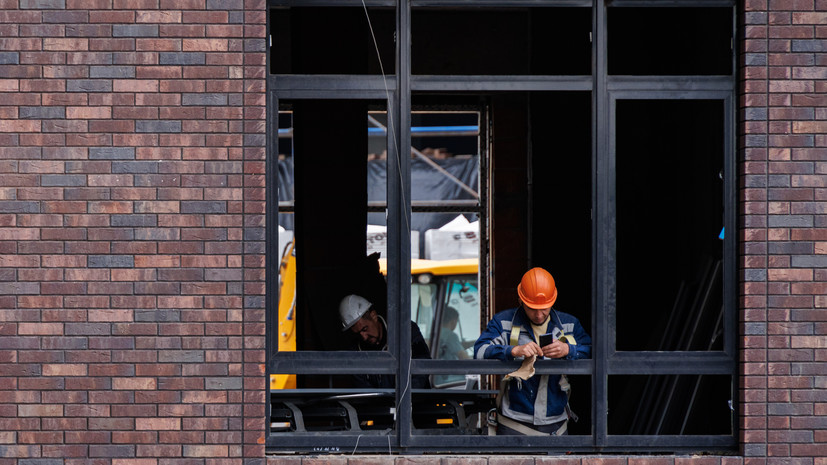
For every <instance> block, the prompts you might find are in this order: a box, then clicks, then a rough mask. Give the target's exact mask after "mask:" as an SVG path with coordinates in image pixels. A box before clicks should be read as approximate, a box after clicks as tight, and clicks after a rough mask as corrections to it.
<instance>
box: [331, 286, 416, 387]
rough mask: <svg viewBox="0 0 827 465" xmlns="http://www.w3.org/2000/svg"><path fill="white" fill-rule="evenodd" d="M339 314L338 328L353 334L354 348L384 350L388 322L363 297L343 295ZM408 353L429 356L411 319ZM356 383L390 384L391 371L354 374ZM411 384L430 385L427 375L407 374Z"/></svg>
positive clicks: (392, 383)
mask: <svg viewBox="0 0 827 465" xmlns="http://www.w3.org/2000/svg"><path fill="white" fill-rule="evenodd" d="M339 317H340V319H341V321H342V331H348V330H349V331H350V332H351V333H353V334H354V335H357V336H358V338H359V342H358V343H357V349H358V350H388V323H387V322H386V321H385V319H384V318H382V316H381V315H379V314H378V313H377V312H376V309H374V308H373V304H371V303H370V302H369V301H368V300H367V299H365V298H364V297H362V296H358V295H356V294H351V295H348V296H345V298H343V299H342V301H341V302H340V303H339ZM411 357H412V358H431V354H430V351H429V350H428V344H426V343H425V338H423V337H422V333H421V332H420V331H419V327H418V326H417V325H416V323H414V322H413V321H412V322H411ZM354 380H355V382H356V384H357V387H374V388H392V387H394V385H395V383H394V376H393V375H354ZM411 387H412V388H414V389H427V388H430V387H431V384H430V382H429V381H428V375H413V376H411Z"/></svg>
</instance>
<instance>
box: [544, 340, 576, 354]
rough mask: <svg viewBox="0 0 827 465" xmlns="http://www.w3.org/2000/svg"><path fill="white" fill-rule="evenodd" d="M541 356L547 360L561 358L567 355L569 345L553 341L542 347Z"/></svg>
mask: <svg viewBox="0 0 827 465" xmlns="http://www.w3.org/2000/svg"><path fill="white" fill-rule="evenodd" d="M541 350H542V351H543V356H545V357H548V358H563V357H565V356H566V355H568V354H569V345H568V344H566V343H565V342H563V341H559V340H557V341H554V342H552V343H551V344H549V345H547V346H543V347H542V349H541Z"/></svg>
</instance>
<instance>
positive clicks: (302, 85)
mask: <svg viewBox="0 0 827 465" xmlns="http://www.w3.org/2000/svg"><path fill="white" fill-rule="evenodd" d="M608 3H610V2H609V0H514V1H509V0H365V2H364V4H365V5H366V6H368V7H393V8H395V9H396V30H397V41H396V60H397V66H396V70H397V73H396V74H395V75H389V76H386V78H385V79H384V80H383V78H382V77H381V76H375V75H323V76H321V75H268V78H267V92H268V106H267V120H268V124H267V127H268V132H269V133H274V131H275V128H277V126H275V125H274V122H275V120H276V116H277V111H278V101H279V100H280V99H290V100H295V99H370V100H374V99H375V100H387V101H388V109H389V117H390V118H393V121H394V127H395V128H397V134H396V137H395V138H392V137H391V133H390V131H388V141H387V146H388V150H389V158H388V159H389V160H391V159H392V158H391V157H392V156H393V157H396V155H397V154H398V153H404V150H402V149H401V148H403V147H408V146H410V111H411V94H412V92H447V93H450V92H455V93H469V94H473V93H493V92H527V91H549V92H553V91H586V92H591V96H592V166H593V167H594V168H593V173H592V176H593V180H592V207H593V211H594V216H593V218H594V222H593V228H592V262H593V263H592V280H593V289H594V292H593V295H592V309H591V311H592V315H593V318H592V328H591V333H592V335H593V336H594V338H593V339H594V343H593V344H594V345H593V358H592V359H591V360H578V361H544V362H541V363H538V364H537V366H536V368H537V372H538V373H540V374H543V373H556V374H572V375H587V376H590V377H591V383H592V390H591V391H592V393H591V395H592V399H591V404H592V423H591V424H592V434H591V435H584V436H564V437H524V436H508V437H496V436H493V437H489V436H453V435H447V436H434V435H427V436H426V435H417V434H415V431H413V429H412V421H411V419H412V412H411V392H410V390H407V389H406V390H404V391H402V392H400V390H397V391H396V401H397V406H398V407H399V409H398V413H397V428H396V430H395V431H394V432H393V434H392V435H390V436H358V435H356V434H347V433H344V434H329V433H327V434H323V435H320V434H305V435H290V436H284V435H279V436H278V437H275V436H273V435H271V434H270V431H269V421H268V422H266V424H267V425H268V430H267V441H266V446H267V450H269V451H279V450H311V451H312V450H318V451H333V452H337V451H338V452H349V451H350V450H351V448H354V447H355V445H357V444H358V450H359V451H360V452H387V451H388V450H389V449H391V450H393V451H395V452H405V453H419V452H429V451H434V450H440V451H455V452H493V453H497V452H499V453H508V452H522V453H524V452H526V451H527V450H536V451H537V452H547V451H560V452H563V451H582V452H598V451H599V452H667V453H668V452H696V451H697V452H710V451H719V452H723V451H732V450H734V449H735V448H736V447H737V444H738V440H737V437H738V431H737V422H734V423H733V424H734V426H735V428H736V430H734V431H732V433H731V434H730V435H701V436H672V435H659V436H654V435H643V436H639V435H610V434H608V422H607V416H606V414H605V412H607V409H608V377H609V376H610V375H628V374H635V375H668V374H698V375H704V374H710V375H712V374H715V375H729V376H732V381H733V383H737V379H738V371H737V368H738V363H737V357H738V354H737V346H736V335H737V328H736V323H737V313H736V311H737V308H738V303H737V274H736V273H737V246H738V244H737V238H736V234H734V232H735V231H736V230H737V229H736V226H737V223H736V220H737V201H736V200H737V196H736V188H737V174H736V169H737V164H736V158H737V157H736V142H735V135H736V130H735V115H736V99H735V95H736V94H735V89H736V79H735V70H736V69H737V66H736V64H737V61H736V52H735V51H734V50H733V52H732V67H731V69H732V73H731V74H730V75H727V76H668V77H667V76H617V75H609V74H608V72H607V40H608V39H607V37H606V34H605V32H606V27H607V11H608V9H609V8H623V7H663V8H669V7H726V8H732V10H733V14H732V18H733V26H732V30H733V40H735V39H737V38H738V36H737V35H736V34H735V32H736V31H737V28H736V18H737V6H736V2H735V1H734V0H612V1H611V6H609V5H608ZM362 5H363V2H362V0H268V3H267V7H268V9H269V8H274V7H299V6H301V7H314V6H318V7H325V6H352V7H362ZM419 7H428V8H441V7H446V8H464V7H469V8H470V7H475V8H478V7H506V8H507V7H584V8H591V9H592V32H593V42H592V73H591V75H586V76H466V75H462V76H423V75H411V74H410V69H411V68H410V66H411V55H410V41H411V36H410V34H411V22H410V21H411V9H412V8H419ZM267 17H268V18H267V21H268V31H269V14H268V15H267ZM399 31H403V33H400V32H399ZM269 52H270V51H269V48H268V63H269V59H270V57H269ZM386 89H388V92H389V94H390V98H389V99H388V96H387V94H386ZM627 98H631V99H652V98H658V99H682V98H694V99H713V100H721V101H722V102H723V105H724V107H725V113H724V115H725V128H724V139H725V142H726V147H725V179H724V195H725V199H724V211H725V218H724V226H725V228H726V230H727V231H731V232H733V233H730V234H726V235H725V238H724V299H725V311H724V315H725V317H724V328H725V329H724V338H725V339H724V350H723V351H721V352H668V353H664V352H618V351H617V350H616V349H615V345H614V341H615V333H614V327H613V324H612V321H611V315H612V314H613V313H614V312H615V310H616V309H615V302H614V285H615V283H614V272H615V270H616V266H615V258H614V257H615V244H616V242H615V239H616V231H615V224H614V214H615V212H614V204H613V202H614V172H613V171H612V170H611V169H612V167H613V157H614V150H615V147H614V137H613V136H614V115H615V103H616V101H617V100H618V99H627ZM273 139H274V138H268V141H267V144H268V147H267V149H268V157H267V168H266V169H267V176H268V183H267V194H266V198H267V220H266V225H267V256H268V257H272V256H273V252H274V251H275V250H276V242H277V240H278V237H277V235H276V233H275V232H274V231H276V230H277V224H276V222H277V214H278V207H277V206H278V201H277V200H278V199H277V196H276V189H277V186H275V185H274V182H277V177H275V176H274V174H275V168H274V165H275V163H273V162H272V158H273V157H272V154H273V153H274V152H273V148H274V147H273V145H275V144H276V143H277V142H274V141H273ZM394 143H395V144H394ZM483 143H487V141H484V142H483ZM388 179H389V184H388V193H389V195H388V205H387V208H388V210H387V211H388V256H389V260H388V263H389V269H388V283H389V285H388V304H389V332H390V336H391V339H390V340H391V345H390V347H389V351H388V352H384V353H364V352H335V353H330V352H292V353H278V350H277V348H275V347H274V343H275V341H276V338H275V334H276V333H275V329H276V328H275V326H274V322H273V319H272V318H268V323H267V350H266V353H267V359H266V364H267V368H268V374H269V373H277V372H290V373H306V374H348V373H353V372H354V371H357V370H358V371H360V372H363V373H394V374H396V375H397V376H398V377H399V379H409V377H410V376H411V375H412V374H423V373H434V372H440V373H446V374H448V373H453V374H464V373H479V374H499V373H502V372H503V369H504V367H503V363H501V362H495V361H475V360H471V361H440V360H410V359H409V355H410V354H409V349H408V348H407V347H409V345H410V333H409V331H408V328H407V325H408V323H407V321H408V320H409V319H410V290H409V289H410V287H409V271H410V238H409V234H410V228H407V227H405V225H406V224H410V220H411V211H412V205H411V201H410V159H409V157H402V158H401V160H399V163H398V164H394V163H389V165H388ZM483 207H485V206H484V205H483ZM275 262H276V263H274V260H268V261H267V265H266V267H267V295H266V302H267V309H268V312H270V311H272V309H273V308H277V306H278V296H277V295H276V292H275V290H276V289H277V280H278V264H277V261H275ZM268 314H269V313H268ZM400 361H405V362H409V363H399V362H400ZM506 365H509V368H511V367H513V368H516V367H517V366H518V364H517V362H512V363H508V364H506ZM734 397H735V396H733V401H735V398H734ZM268 399H269V390H268ZM735 408H736V411H737V406H736V407H735ZM266 411H267V414H268V418H269V414H270V402H269V400H268V403H267V409H266ZM600 412H603V413H600ZM321 437H323V438H324V439H323V442H324V444H323V446H324V447H322V448H321V449H320V448H319V447H320V438H321ZM643 445H645V446H643ZM353 450H354V451H355V450H356V449H355V448H354V449H353Z"/></svg>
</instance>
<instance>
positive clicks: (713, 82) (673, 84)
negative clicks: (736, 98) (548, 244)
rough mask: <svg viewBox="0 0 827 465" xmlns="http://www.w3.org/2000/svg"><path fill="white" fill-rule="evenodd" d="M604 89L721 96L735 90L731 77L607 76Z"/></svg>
mask: <svg viewBox="0 0 827 465" xmlns="http://www.w3.org/2000/svg"><path fill="white" fill-rule="evenodd" d="M606 87H607V89H608V90H609V91H610V92H619V91H640V92H647V93H657V92H661V91H666V92H668V91H672V92H703V91H706V92H712V93H716V94H718V93H720V94H721V95H723V94H731V92H732V90H733V89H734V88H735V80H734V78H733V77H732V76H608V77H607V78H606ZM675 98H678V97H675ZM683 98H698V97H683Z"/></svg>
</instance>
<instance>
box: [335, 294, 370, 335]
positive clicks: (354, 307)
mask: <svg viewBox="0 0 827 465" xmlns="http://www.w3.org/2000/svg"><path fill="white" fill-rule="evenodd" d="M372 306H373V304H371V303H370V302H368V300H367V299H365V298H364V297H361V296H358V295H356V294H350V295H349V296H346V297H345V298H344V299H342V301H341V302H340V303H339V318H340V319H341V320H342V331H347V330H348V329H350V327H351V326H353V325H355V324H356V322H357V321H359V318H362V315H364V314H365V313H367V312H368V310H370V309H371V307H372Z"/></svg>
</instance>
